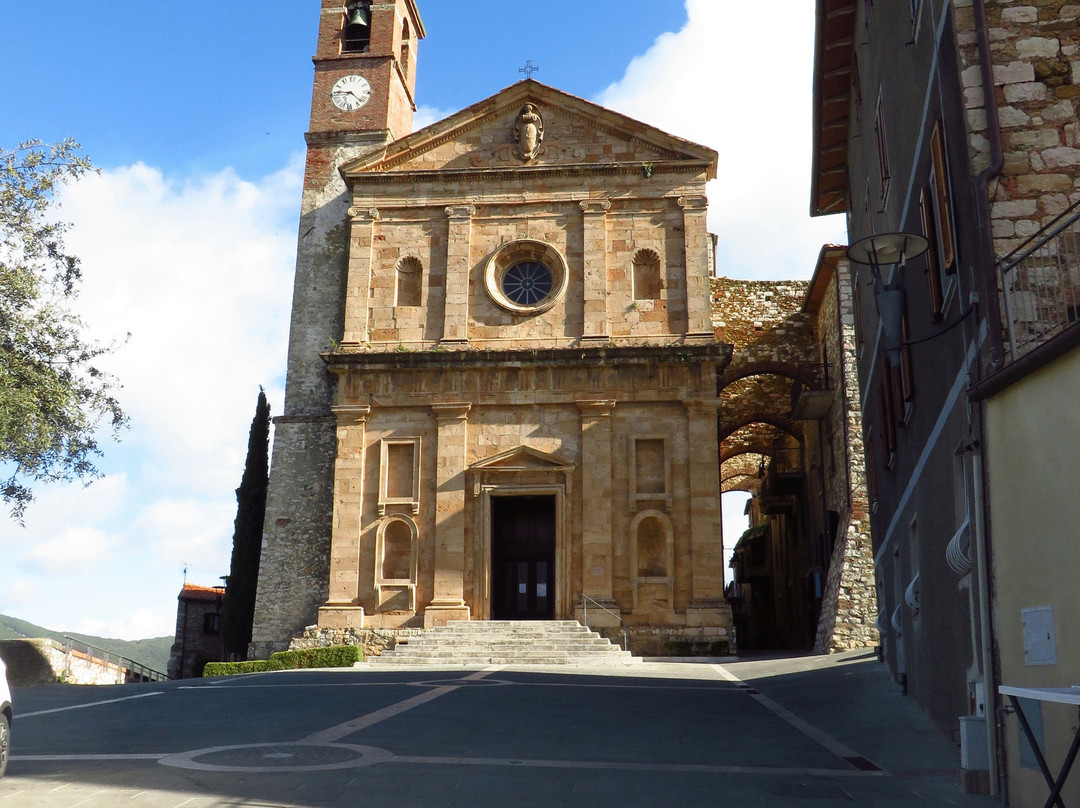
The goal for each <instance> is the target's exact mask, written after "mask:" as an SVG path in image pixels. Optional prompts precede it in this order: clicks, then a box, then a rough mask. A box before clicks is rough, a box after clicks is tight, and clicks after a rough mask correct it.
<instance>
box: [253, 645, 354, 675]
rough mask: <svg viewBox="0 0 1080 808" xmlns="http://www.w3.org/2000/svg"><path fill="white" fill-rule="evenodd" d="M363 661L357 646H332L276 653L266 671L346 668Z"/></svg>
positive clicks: (269, 661)
mask: <svg viewBox="0 0 1080 808" xmlns="http://www.w3.org/2000/svg"><path fill="white" fill-rule="evenodd" d="M363 661H364V651H363V649H362V648H360V646H359V645H333V646H330V647H329V648H305V649H303V650H299V651H278V652H277V653H276V654H271V655H270V659H269V660H267V665H266V669H267V670H268V671H284V670H294V669H296V668H348V667H351V666H352V664H353V663H354V662H363Z"/></svg>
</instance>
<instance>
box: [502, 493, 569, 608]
mask: <svg viewBox="0 0 1080 808" xmlns="http://www.w3.org/2000/svg"><path fill="white" fill-rule="evenodd" d="M554 616H555V497H554V496H528V497H492V498H491V619H492V620H550V619H552V618H553V617H554Z"/></svg>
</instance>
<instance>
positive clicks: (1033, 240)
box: [998, 200, 1080, 275]
mask: <svg viewBox="0 0 1080 808" xmlns="http://www.w3.org/2000/svg"><path fill="white" fill-rule="evenodd" d="M1076 219H1080V200H1077V201H1076V202H1073V203H1072V204H1071V205H1069V207H1067V208H1065V210H1063V211H1062V212H1061V213H1059V214H1058V215H1057V216H1055V217H1054V218H1053V219H1051V220H1050V221H1049V222H1048V223H1047V224H1046V226H1045V227H1043V228H1042V229H1040V230H1038V231H1037V232H1036V233H1034V234H1032V235H1030V236H1028V237H1027V238H1026V239H1024V241H1022V242H1021V243H1020V245H1019V246H1018V247H1015V248H1014V249H1013V250H1012V252H1010V253H1008V254H1007V255H1005V257H1003V258H1002V259H1001V260H1000V261H999V262H998V263H999V264H1000V265H1001V274H1003V275H1004V274H1005V273H1006V272H1008V271H1009V270H1010V269H1012V268H1013V267H1014V266H1016V265H1017V264H1019V263H1020V262H1021V261H1023V260H1024V259H1025V258H1027V257H1028V256H1029V255H1031V254H1032V253H1033V252H1035V250H1037V249H1039V248H1040V247H1042V246H1043V245H1044V244H1046V242H1048V241H1049V240H1050V239H1052V238H1054V237H1055V236H1056V235H1058V233H1060V232H1061V231H1062V230H1064V229H1065V228H1066V227H1068V226H1069V225H1070V224H1072V223H1073V222H1074V221H1075V220H1076Z"/></svg>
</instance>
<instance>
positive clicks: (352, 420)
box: [330, 404, 371, 426]
mask: <svg viewBox="0 0 1080 808" xmlns="http://www.w3.org/2000/svg"><path fill="white" fill-rule="evenodd" d="M330 412H332V413H333V414H334V417H335V418H337V422H338V426H353V425H355V424H362V423H364V422H366V421H367V417H368V415H369V414H370V413H371V407H369V406H368V405H367V404H339V405H336V406H333V407H331V408H330Z"/></svg>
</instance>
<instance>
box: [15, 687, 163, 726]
mask: <svg viewBox="0 0 1080 808" xmlns="http://www.w3.org/2000/svg"><path fill="white" fill-rule="evenodd" d="M163 695H165V691H164V690H155V691H154V692H153V693H140V694H139V695H137V696H124V697H123V698H120V699H105V700H104V701H91V702H88V703H87V704H72V705H71V706H70V707H54V708H53V709H51V710H36V711H34V712H32V713H16V717H18V719H19V720H20V721H22V720H23V719H24V718H33V717H34V716H35V715H50V714H51V713H66V712H67V711H68V710H84V709H86V708H87V707H99V706H101V705H102V704H116V703H117V702H120V701H131V700H132V699H145V698H147V697H149V696H163Z"/></svg>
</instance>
